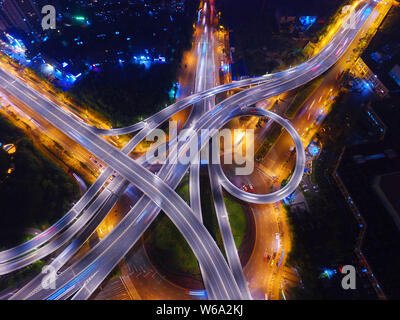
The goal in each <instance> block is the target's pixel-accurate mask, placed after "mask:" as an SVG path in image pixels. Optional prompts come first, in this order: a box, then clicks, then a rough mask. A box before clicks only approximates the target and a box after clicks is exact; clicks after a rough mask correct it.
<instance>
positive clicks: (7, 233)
mask: <svg viewBox="0 0 400 320" xmlns="http://www.w3.org/2000/svg"><path fill="white" fill-rule="evenodd" d="M0 142H2V143H4V144H7V143H14V144H15V145H16V147H17V152H16V153H15V154H14V155H12V157H11V156H10V155H8V154H6V153H5V151H3V150H0V154H1V157H0V159H3V160H4V159H6V160H7V163H8V165H10V163H11V165H12V166H14V168H15V170H14V171H13V172H12V173H11V174H10V175H9V177H8V178H7V179H6V180H4V181H3V182H1V183H0V203H1V206H2V209H1V214H0V247H9V246H13V245H16V244H18V243H19V242H20V241H22V240H24V235H25V234H26V232H25V229H26V228H29V227H37V228H40V229H42V227H46V226H48V225H49V224H50V223H53V222H55V221H56V220H57V219H59V218H61V217H62V215H63V214H65V212H67V210H68V209H69V207H70V205H71V202H72V201H73V200H74V199H75V198H76V197H77V196H78V194H79V187H78V185H77V183H76V181H75V180H74V179H73V178H72V177H71V176H69V175H67V174H66V173H65V172H64V171H63V170H62V169H61V168H60V167H59V166H58V165H56V164H55V163H54V162H52V161H51V160H50V159H49V158H47V157H46V156H44V155H43V154H42V153H41V152H40V151H39V150H38V149H36V148H35V147H34V145H33V143H32V141H31V140H29V139H28V138H27V136H26V135H25V134H24V132H23V131H22V130H21V129H19V128H16V127H15V126H14V125H13V124H12V123H11V122H9V121H8V120H6V119H4V118H0ZM1 162H3V161H1ZM7 163H6V164H7ZM2 166H3V167H4V163H3V165H2ZM21 199H23V200H22V201H21Z"/></svg>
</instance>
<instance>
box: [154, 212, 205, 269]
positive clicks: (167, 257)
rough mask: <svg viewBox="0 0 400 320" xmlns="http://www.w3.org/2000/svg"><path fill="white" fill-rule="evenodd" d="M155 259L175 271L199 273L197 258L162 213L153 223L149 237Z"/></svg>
mask: <svg viewBox="0 0 400 320" xmlns="http://www.w3.org/2000/svg"><path fill="white" fill-rule="evenodd" d="M150 239H151V240H150V241H151V244H152V246H153V249H154V250H155V252H156V255H157V259H158V260H159V261H163V263H164V264H165V265H166V266H167V267H168V268H171V269H173V270H176V271H180V272H187V273H191V274H199V273H200V269H199V265H198V263H197V259H196V257H195V255H194V253H193V251H192V249H191V248H190V246H189V245H188V244H187V242H186V240H185V238H184V237H183V236H182V234H181V233H180V232H179V231H178V229H177V228H176V227H175V225H174V224H173V223H172V221H171V220H170V219H169V218H168V217H167V216H166V215H165V214H162V215H161V216H160V217H159V218H157V221H156V223H155V227H154V230H153V236H152V237H150Z"/></svg>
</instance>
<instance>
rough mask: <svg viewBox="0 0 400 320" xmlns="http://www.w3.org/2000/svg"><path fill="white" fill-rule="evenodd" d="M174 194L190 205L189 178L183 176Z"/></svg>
mask: <svg viewBox="0 0 400 320" xmlns="http://www.w3.org/2000/svg"><path fill="white" fill-rule="evenodd" d="M176 192H177V193H178V194H179V195H180V196H181V198H182V199H183V200H185V201H186V203H187V204H190V190H189V176H185V177H184V178H183V179H182V181H181V183H180V184H179V186H178V188H177V189H176Z"/></svg>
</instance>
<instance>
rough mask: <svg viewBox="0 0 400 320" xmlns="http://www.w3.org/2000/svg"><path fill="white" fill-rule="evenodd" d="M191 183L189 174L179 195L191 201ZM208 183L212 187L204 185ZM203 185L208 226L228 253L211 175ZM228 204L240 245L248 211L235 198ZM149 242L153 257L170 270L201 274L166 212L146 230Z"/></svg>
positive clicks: (244, 231)
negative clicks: (219, 220)
mask: <svg viewBox="0 0 400 320" xmlns="http://www.w3.org/2000/svg"><path fill="white" fill-rule="evenodd" d="M188 182H189V179H188V176H186V177H185V178H184V179H183V180H182V182H181V183H180V185H179V186H178V188H177V192H178V194H179V195H180V196H181V197H182V198H183V199H184V200H185V201H187V202H189V184H188ZM203 182H204V183H203ZM205 185H206V186H208V188H207V187H204V186H205ZM201 187H202V189H201V200H202V210H203V220H204V225H205V226H206V228H207V230H208V231H209V232H210V234H211V235H212V237H213V238H214V240H215V241H216V243H217V245H218V246H219V248H220V249H221V251H222V252H223V253H224V249H223V242H222V238H221V234H220V231H219V226H218V220H217V217H216V214H215V209H214V203H213V200H212V195H211V189H210V188H209V182H208V178H207V180H206V178H205V177H202V181H201ZM225 204H226V207H227V210H228V213H229V220H230V223H231V227H232V233H233V237H234V239H235V243H236V246H237V247H238V248H239V247H240V245H241V244H242V242H243V239H244V237H245V235H246V232H247V220H246V213H245V211H244V209H243V207H242V206H241V205H240V204H239V203H238V202H237V201H236V200H235V199H234V198H231V197H225ZM145 241H149V244H150V246H151V248H152V250H153V252H152V256H153V257H155V259H157V261H158V263H163V264H164V265H165V266H166V267H167V268H168V269H171V270H174V271H177V272H185V273H190V274H194V275H199V274H200V269H199V265H198V262H197V259H196V257H195V255H194V254H193V252H192V250H191V248H190V246H189V245H188V244H187V242H186V240H185V239H184V237H183V236H182V234H181V233H180V232H179V231H178V229H177V228H176V227H175V225H174V224H173V223H172V222H171V220H170V219H169V218H168V217H167V216H166V215H165V214H161V215H160V216H159V217H157V219H156V221H155V222H154V224H153V226H152V227H151V231H150V232H148V233H146V235H145Z"/></svg>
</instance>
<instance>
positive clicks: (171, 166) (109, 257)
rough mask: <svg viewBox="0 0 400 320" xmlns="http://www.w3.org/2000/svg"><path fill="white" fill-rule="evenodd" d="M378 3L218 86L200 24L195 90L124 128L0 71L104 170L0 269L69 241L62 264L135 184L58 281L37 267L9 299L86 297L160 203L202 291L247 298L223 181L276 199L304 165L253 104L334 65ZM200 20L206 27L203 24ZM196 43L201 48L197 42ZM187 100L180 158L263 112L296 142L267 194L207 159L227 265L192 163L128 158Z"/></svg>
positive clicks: (9, 253)
mask: <svg viewBox="0 0 400 320" xmlns="http://www.w3.org/2000/svg"><path fill="white" fill-rule="evenodd" d="M376 5H377V4H376V3H375V2H372V1H363V2H361V3H360V5H359V7H358V8H357V9H358V11H357V13H356V20H355V25H354V26H349V25H344V26H343V27H342V28H341V29H340V30H339V31H338V32H337V33H336V35H335V36H333V38H332V40H331V41H330V42H329V43H328V44H327V45H326V46H325V48H324V49H322V50H321V51H320V52H319V54H318V55H316V56H315V57H313V58H311V59H310V60H309V61H307V62H306V63H304V64H302V65H300V66H297V67H295V68H291V69H289V70H287V71H284V72H280V73H276V74H271V75H266V76H263V77H258V78H252V79H246V80H242V81H238V82H233V83H230V84H227V85H222V86H219V87H214V84H215V81H214V80H215V79H214V74H213V73H212V72H211V70H214V69H215V68H214V66H212V65H211V66H210V67H204V66H208V65H209V62H208V61H211V63H212V61H214V59H212V58H211V59H207V56H209V55H212V54H213V53H212V49H211V50H210V49H209V48H211V47H212V44H211V45H210V44H209V42H210V41H212V39H211V36H210V35H211V33H210V32H207V30H204V38H203V41H202V43H203V44H204V48H205V53H206V54H205V55H202V57H204V60H203V59H201V60H202V64H203V67H199V70H205V72H204V76H203V77H197V78H196V79H199V80H198V82H197V83H196V88H195V91H196V93H195V94H193V95H191V96H189V97H187V98H184V99H182V100H180V101H178V102H177V103H175V104H173V105H171V106H169V107H167V108H165V109H163V110H162V111H161V112H159V113H157V114H155V115H153V116H152V117H150V118H148V119H147V120H145V121H142V122H140V123H137V124H134V125H133V126H130V127H126V128H119V129H110V130H104V129H97V128H93V127H88V126H87V125H86V124H84V123H82V122H80V121H79V120H78V119H76V118H75V117H73V116H71V115H70V114H69V113H68V112H66V111H65V110H63V109H61V108H59V107H58V106H57V105H55V104H54V103H52V102H50V101H49V100H48V99H46V98H45V97H43V96H42V95H41V94H39V93H37V92H36V91H34V90H33V89H32V88H30V87H28V86H27V85H26V84H25V83H23V82H22V81H20V80H19V79H17V78H16V77H14V76H12V75H10V74H9V73H8V72H6V71H5V70H2V69H1V70H0V86H1V87H2V88H4V89H5V90H7V91H8V92H9V93H10V94H11V95H13V96H15V97H17V98H18V99H19V100H20V101H21V102H23V103H24V104H25V105H26V106H28V107H29V108H31V109H32V110H34V111H35V112H36V113H38V114H39V115H41V116H42V117H43V118H45V119H46V120H48V121H49V122H50V123H51V124H52V125H54V126H55V127H57V128H58V129H60V130H61V131H62V132H64V133H65V134H66V135H68V136H69V137H70V138H71V139H73V140H74V141H76V142H77V143H79V144H80V145H82V147H84V148H86V149H87V150H88V151H90V152H91V153H92V154H93V155H94V156H96V157H97V158H98V159H100V160H101V161H102V162H104V163H105V164H107V166H108V168H106V169H105V170H104V172H103V173H102V174H101V175H100V177H99V178H98V180H97V181H96V182H95V183H94V184H93V185H92V186H91V187H90V188H89V190H88V191H87V192H86V193H85V194H84V196H83V197H82V198H81V199H80V200H79V201H78V202H77V203H76V204H75V205H74V207H73V208H72V209H71V210H70V211H69V212H68V213H67V214H66V215H65V216H64V217H63V218H62V219H61V220H59V221H58V222H57V223H56V224H55V225H53V226H51V227H49V228H48V229H47V230H46V231H44V232H43V233H41V234H39V235H38V236H36V237H35V238H33V239H31V240H30V241H28V242H26V243H24V244H21V245H19V246H17V247H15V248H12V249H9V250H6V251H3V252H0V274H6V273H10V272H12V271H15V270H18V269H21V268H23V267H24V266H27V265H29V264H31V263H33V262H35V261H37V260H38V259H41V258H43V257H46V256H48V255H50V254H51V253H53V252H55V251H56V250H58V249H60V248H61V247H63V245H65V244H67V243H69V244H68V246H66V247H65V249H63V250H62V252H61V253H60V254H59V255H58V256H56V257H55V259H54V260H53V261H52V262H51V263H50V264H51V265H52V266H53V267H54V268H55V269H56V270H61V268H62V267H63V266H64V265H65V264H66V263H67V262H68V261H69V260H70V259H71V257H72V256H73V255H74V254H75V253H76V252H77V250H78V249H79V248H80V247H81V246H82V245H83V243H84V242H85V241H86V239H87V238H88V237H89V236H90V235H91V234H92V233H93V232H94V231H95V230H96V227H97V226H98V225H99V224H100V222H101V221H102V219H103V218H104V216H105V215H106V214H107V213H108V212H109V210H110V209H111V208H112V206H113V204H115V202H116V201H117V199H118V198H119V196H120V195H121V193H122V192H123V191H124V190H125V188H126V187H127V185H128V184H129V183H131V184H133V185H134V186H136V187H137V188H138V189H139V190H140V191H141V192H142V196H141V198H140V199H139V200H138V202H137V203H136V205H135V206H134V207H133V208H132V209H131V210H130V212H129V213H128V214H127V215H126V216H125V218H124V219H123V220H122V221H121V222H120V223H119V224H118V225H117V226H116V227H115V229H114V230H113V231H112V232H111V233H110V234H109V235H108V236H107V237H106V238H105V239H103V240H102V241H101V242H100V243H98V245H96V246H95V247H94V248H92V249H91V250H90V252H88V253H87V254H86V255H84V256H83V257H81V258H80V259H78V260H77V261H76V262H75V263H74V264H72V265H71V266H70V267H68V268H66V269H65V270H63V271H62V272H60V273H59V274H58V276H57V279H56V289H54V290H44V289H43V288H41V286H40V284H41V279H42V278H43V275H38V276H37V277H36V278H35V279H34V280H32V281H31V282H30V283H28V284H27V285H26V286H25V287H23V288H22V289H21V290H19V291H18V292H17V293H16V294H15V295H14V296H13V297H12V299H65V298H69V297H72V298H73V299H88V298H89V297H90V296H91V295H92V293H93V292H94V291H95V290H96V288H97V287H98V286H99V285H100V284H101V282H102V281H103V280H104V279H105V278H106V277H107V275H108V274H109V273H110V272H111V271H112V270H113V269H114V267H115V266H116V265H117V263H118V262H119V261H120V260H121V259H122V258H123V257H124V256H125V255H126V253H127V252H128V251H129V250H130V248H132V246H133V245H134V244H135V243H136V241H137V240H138V239H139V238H140V237H141V236H142V235H143V233H144V232H145V231H146V229H147V228H148V227H149V225H150V224H151V222H152V221H153V220H154V219H155V218H156V217H157V214H158V213H159V212H160V211H161V210H163V211H164V212H165V213H166V214H167V215H168V217H169V218H170V219H171V220H172V221H173V223H174V224H175V225H176V226H177V228H178V229H179V231H180V232H181V233H182V234H183V235H184V237H185V239H186V241H187V242H188V244H189V245H190V247H191V248H192V250H193V252H194V253H195V255H196V257H197V259H198V260H199V264H200V266H201V270H202V275H203V279H204V280H205V285H206V288H207V292H208V296H209V298H212V299H251V295H250V293H249V290H248V288H247V284H246V281H245V279H244V275H243V271H242V268H241V265H240V261H239V259H238V254H237V250H236V247H235V246H234V242H233V237H232V232H231V230H230V226H229V220H228V219H227V215H226V208H225V205H224V203H223V197H222V188H221V187H223V189H224V190H225V191H227V192H228V193H230V194H232V195H234V196H235V197H236V198H238V199H241V200H243V201H246V202H250V203H274V202H277V201H280V200H282V199H284V198H285V197H287V196H288V195H290V194H291V193H293V192H294V190H295V189H296V188H297V186H298V185H299V183H300V181H301V179H302V175H303V172H304V165H305V154H304V146H303V143H302V140H301V137H300V136H299V135H298V133H297V131H296V130H295V129H294V128H293V126H292V125H291V124H290V123H289V121H287V120H286V119H283V118H282V117H280V116H278V115H276V114H274V113H272V112H269V111H266V110H263V109H260V108H253V107H251V106H252V105H254V104H255V103H257V102H258V101H260V100H262V99H266V98H270V97H273V96H277V95H279V94H282V93H284V92H287V91H290V90H293V89H295V88H298V87H300V86H302V85H304V84H306V83H308V82H309V81H311V80H312V79H314V78H316V77H318V76H319V75H321V74H323V73H324V72H325V71H327V70H328V69H329V68H331V67H332V66H333V65H334V64H335V63H336V62H337V61H338V60H339V59H340V57H341V56H342V55H343V53H344V52H345V51H346V49H347V48H348V47H349V46H350V44H351V42H352V40H353V39H354V38H355V37H356V35H357V34H358V32H359V31H360V30H361V29H362V27H363V26H364V23H365V22H366V20H367V19H368V18H369V17H370V15H371V12H373V9H374V7H375V6H376ZM205 16H206V15H204V17H205ZM206 28H207V26H205V29H206ZM199 47H200V48H201V46H200V45H199ZM250 85H253V87H251V88H249V89H246V90H244V91H242V92H240V93H237V94H235V95H233V96H231V97H229V98H228V99H226V100H225V101H223V102H221V103H219V104H217V105H214V99H213V97H214V96H215V95H216V94H217V93H221V92H224V91H228V90H231V89H233V88H238V87H248V86H250ZM191 105H195V108H193V112H192V114H191V116H190V118H189V121H188V122H187V124H186V126H187V127H189V128H190V129H191V130H192V132H193V134H192V136H191V138H190V139H189V140H188V141H178V143H176V144H174V145H169V146H168V149H169V150H168V152H169V154H173V153H174V152H177V153H178V155H179V156H180V157H182V156H183V154H184V153H185V151H186V150H187V147H188V145H190V143H191V139H194V138H195V137H196V136H200V134H199V133H200V132H203V131H202V130H205V129H208V130H209V131H208V132H209V133H208V134H206V135H202V136H201V138H202V139H201V141H200V142H199V145H198V150H201V149H202V148H203V147H205V146H206V145H207V144H208V142H209V140H210V138H211V135H212V133H213V132H215V131H216V130H219V129H220V128H222V127H223V126H224V125H225V124H226V123H228V122H229V121H230V120H232V119H235V118H237V117H240V116H245V115H252V116H260V117H268V118H271V119H273V120H274V121H276V122H278V123H279V124H280V125H281V126H283V127H284V128H285V129H286V130H287V131H288V132H289V134H290V135H291V137H292V138H293V140H294V143H295V147H296V158H297V164H296V167H295V170H294V173H293V176H292V178H291V180H290V182H289V184H287V185H286V186H285V187H284V188H283V189H282V190H279V191H277V192H274V193H271V194H266V195H258V194H250V193H247V192H245V191H243V190H241V189H238V188H237V187H236V186H235V185H233V184H232V183H231V182H230V181H229V179H228V178H227V177H226V176H225V174H224V172H223V170H222V168H221V166H219V165H210V166H209V172H210V177H211V185H212V191H213V197H214V201H215V207H216V212H217V217H218V222H219V225H220V228H221V231H222V237H223V242H224V246H225V251H226V254H227V258H228V263H227V262H226V261H225V259H224V257H223V255H222V254H221V252H220V251H219V249H218V247H217V245H216V244H215V241H214V240H213V238H212V237H211V235H210V234H209V233H208V231H207V229H206V228H205V227H204V226H203V224H202V221H201V207H200V206H199V166H198V165H197V164H192V165H190V164H188V165H183V164H180V163H166V164H163V165H162V167H161V169H160V171H159V172H158V173H157V174H156V175H155V174H153V173H151V172H150V171H149V170H148V169H146V166H148V165H149V164H148V163H147V161H146V160H145V159H143V158H141V159H139V160H137V161H135V160H133V159H132V158H131V157H129V153H130V152H131V151H132V150H133V149H134V148H135V147H136V146H137V145H138V144H139V143H140V142H141V141H142V140H143V139H145V138H146V136H148V135H149V134H150V133H151V132H152V131H153V130H154V129H156V128H157V127H159V126H160V125H161V124H162V123H164V122H165V121H168V119H170V118H171V117H172V116H173V115H174V114H176V113H178V112H180V111H182V110H184V109H185V108H188V107H190V106H191ZM134 132H136V135H135V136H134V138H133V139H132V140H131V141H130V142H129V143H128V144H127V145H126V146H125V147H124V148H123V150H118V149H116V148H115V147H113V146H111V145H110V144H109V143H107V142H106V141H105V140H103V139H102V138H101V136H106V135H122V134H127V133H134ZM188 170H190V199H191V201H190V203H191V206H192V207H189V206H188V205H187V204H186V203H185V201H183V200H182V199H181V198H180V197H179V196H178V195H177V194H176V192H175V191H174V189H175V188H176V187H177V186H178V184H179V182H180V181H181V180H182V178H183V177H184V175H185V174H186V173H187V171H188ZM113 172H118V176H117V177H115V178H114V179H113V181H112V182H109V181H108V180H109V179H110V177H111V175H112V174H113ZM107 181H108V183H107Z"/></svg>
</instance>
